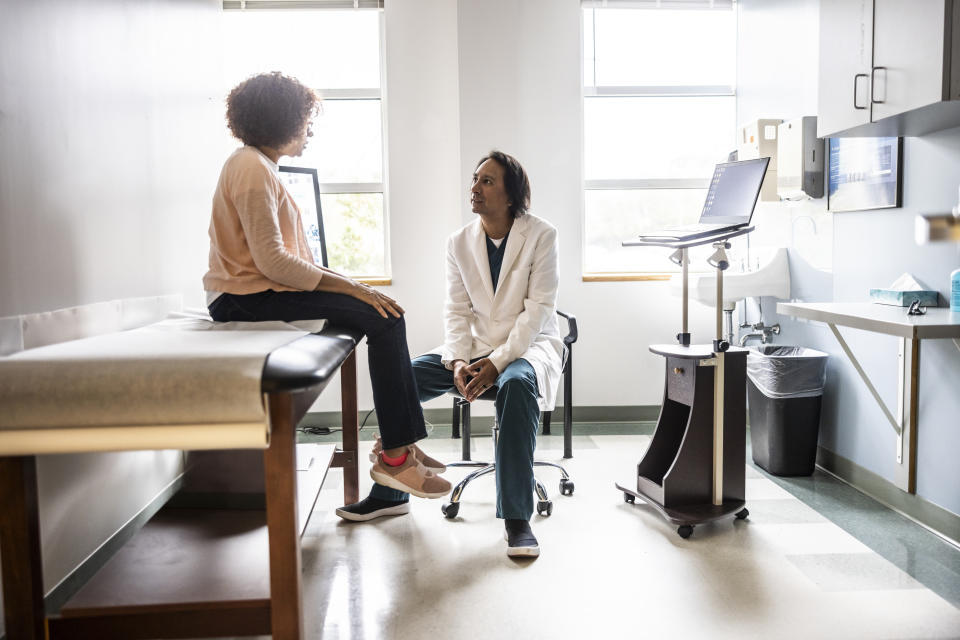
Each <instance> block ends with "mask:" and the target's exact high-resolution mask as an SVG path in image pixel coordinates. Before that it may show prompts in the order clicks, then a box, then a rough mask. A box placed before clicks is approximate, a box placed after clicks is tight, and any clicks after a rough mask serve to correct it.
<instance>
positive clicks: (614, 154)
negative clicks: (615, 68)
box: [583, 96, 736, 181]
mask: <svg viewBox="0 0 960 640" xmlns="http://www.w3.org/2000/svg"><path fill="white" fill-rule="evenodd" d="M583 103H584V136H583V138H584V163H585V169H586V178H587V180H612V179H638V178H702V179H703V180H705V181H706V180H709V179H710V177H711V176H712V175H713V165H715V164H716V163H718V162H724V161H726V159H727V155H728V154H729V153H730V152H731V151H733V150H734V149H736V102H735V99H734V97H733V96H722V97H708V98H702V97H682V98H675V97H674V98H624V97H616V98H614V97H588V98H585V99H584V101H583Z"/></svg>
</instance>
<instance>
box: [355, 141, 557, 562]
mask: <svg viewBox="0 0 960 640" xmlns="http://www.w3.org/2000/svg"><path fill="white" fill-rule="evenodd" d="M470 202H471V206H472V208H473V212H474V213H476V214H477V218H476V219H475V220H473V221H472V222H471V223H470V224H468V225H466V226H465V227H463V228H462V229H460V230H459V231H457V232H455V233H454V234H453V235H451V236H450V238H449V239H448V241H447V252H446V279H447V295H446V303H445V305H444V341H443V345H442V346H440V347H438V348H437V349H436V350H434V352H432V353H429V354H426V355H423V356H420V357H418V358H415V359H414V360H413V370H414V377H415V378H416V381H417V387H418V389H417V390H418V393H419V396H420V400H421V401H426V400H429V399H432V398H435V397H437V396H439V395H442V394H444V393H447V392H448V391H451V390H452V389H453V388H456V389H457V390H459V391H460V393H461V394H462V395H463V396H464V397H465V398H466V399H467V400H469V401H471V402H472V401H473V400H475V399H476V398H477V397H479V396H480V394H482V393H483V392H484V391H486V390H487V389H488V388H490V387H491V386H494V385H496V386H497V398H496V403H495V405H496V412H497V421H498V423H499V425H500V437H499V443H498V446H497V451H496V479H497V517H498V518H502V519H503V520H504V521H505V528H506V535H505V537H506V539H507V554H508V555H510V556H536V555H539V543H538V541H537V539H536V537H535V536H534V535H533V532H532V530H531V529H530V524H529V520H530V517H531V516H532V515H533V508H534V499H533V495H534V478H533V453H534V449H535V447H536V434H537V427H538V424H539V420H540V411H541V410H551V409H553V406H554V402H555V399H556V391H557V385H558V382H559V379H560V373H561V369H562V362H563V352H564V345H563V340H562V339H561V337H560V330H559V326H558V323H557V314H556V304H557V284H558V275H557V266H558V265H557V260H558V257H557V230H556V228H555V227H553V225H551V224H550V223H549V222H547V221H546V220H543V219H542V218H538V217H536V216H534V215H532V214H530V213H528V212H527V210H528V208H529V206H530V183H529V179H528V178H527V174H526V172H525V171H524V169H523V167H522V166H521V165H520V163H519V162H517V160H516V159H515V158H513V157H512V156H509V155H507V154H505V153H502V152H500V151H492V152H491V153H490V154H489V155H487V156H485V157H484V158H483V159H481V160H480V162H479V163H478V164H477V168H476V171H475V173H474V176H473V183H472V186H471V189H470ZM361 505H363V506H361ZM356 510H358V511H364V512H366V513H369V514H370V518H371V519H372V518H374V517H378V516H379V515H388V514H397V513H406V512H407V510H409V506H408V505H407V495H406V494H404V493H401V492H399V491H395V490H393V489H389V488H387V487H383V486H381V485H374V487H373V489H372V491H371V493H370V496H369V497H368V498H366V499H365V500H364V501H363V503H358V505H357V506H356Z"/></svg>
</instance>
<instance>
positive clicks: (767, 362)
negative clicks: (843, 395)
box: [747, 345, 828, 399]
mask: <svg viewBox="0 0 960 640" xmlns="http://www.w3.org/2000/svg"><path fill="white" fill-rule="evenodd" d="M827 356H828V354H826V353H824V352H823V351H817V350H816V349H808V348H806V347H786V346H780V345H763V346H757V347H751V348H750V352H749V353H748V354H747V377H748V378H750V380H751V381H752V382H753V384H755V385H757V388H758V389H759V390H760V392H761V393H763V395H765V396H766V397H768V398H775V399H780V398H810V397H813V396H819V395H823V386H824V384H825V383H826V381H827Z"/></svg>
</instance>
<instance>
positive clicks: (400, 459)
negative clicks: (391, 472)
mask: <svg viewBox="0 0 960 640" xmlns="http://www.w3.org/2000/svg"><path fill="white" fill-rule="evenodd" d="M408 455H410V452H409V451H407V452H405V453H404V454H403V455H402V456H397V457H396V458H391V457H390V456H388V455H387V454H386V453H381V454H380V457H381V458H382V459H383V462H384V463H385V464H388V465H390V466H391V467H399V466H400V465H402V464H403V463H404V462H406V461H407V456H408Z"/></svg>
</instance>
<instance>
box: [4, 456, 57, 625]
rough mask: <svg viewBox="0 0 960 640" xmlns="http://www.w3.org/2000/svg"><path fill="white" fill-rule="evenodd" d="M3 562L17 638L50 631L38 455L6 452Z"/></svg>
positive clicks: (7, 614) (7, 606) (7, 612)
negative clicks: (45, 604)
mask: <svg viewBox="0 0 960 640" xmlns="http://www.w3.org/2000/svg"><path fill="white" fill-rule="evenodd" d="M0 563H2V564H3V608H4V620H5V623H6V636H7V638H10V639H11V640H13V639H16V640H20V639H25V640H42V639H43V638H44V637H45V632H44V621H45V617H46V616H45V613H44V608H43V570H42V561H41V556H40V513H39V508H38V506H37V460H36V458H35V457H32V456H31V457H17V458H0Z"/></svg>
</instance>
